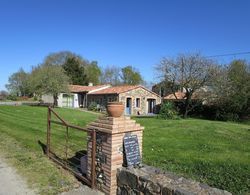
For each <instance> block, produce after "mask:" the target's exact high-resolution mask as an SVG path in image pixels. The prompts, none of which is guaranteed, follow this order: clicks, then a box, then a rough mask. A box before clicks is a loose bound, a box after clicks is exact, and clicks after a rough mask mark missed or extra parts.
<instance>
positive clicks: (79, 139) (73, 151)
mask: <svg viewBox="0 0 250 195" xmlns="http://www.w3.org/2000/svg"><path fill="white" fill-rule="evenodd" d="M52 124H54V125H55V126H54V125H53V128H52ZM87 136H90V137H87ZM87 139H91V140H92V151H91V158H92V159H91V170H90V171H91V175H90V177H87V173H86V174H84V173H83V171H82V170H81V165H82V163H81V161H84V160H85V164H87V163H88V160H86V157H87V156H86V155H87V151H86V150H87ZM84 140H85V143H86V144H85V146H84V145H82V144H84ZM84 149H85V151H84ZM46 154H47V156H48V157H49V158H50V159H52V160H53V161H54V162H56V163H57V164H59V165H61V166H62V167H64V168H65V169H67V170H69V171H71V172H72V173H73V174H74V175H75V176H76V177H77V178H78V179H80V180H82V181H83V182H85V183H86V184H88V185H89V186H91V187H92V188H95V179H96V172H95V171H96V167H95V159H96V131H95V130H89V129H86V128H82V127H79V126H75V125H71V124H69V123H67V122H66V121H65V120H64V119H62V118H61V117H60V116H59V115H58V114H57V113H56V112H55V111H54V110H53V109H52V108H51V107H48V118H47V150H46Z"/></svg>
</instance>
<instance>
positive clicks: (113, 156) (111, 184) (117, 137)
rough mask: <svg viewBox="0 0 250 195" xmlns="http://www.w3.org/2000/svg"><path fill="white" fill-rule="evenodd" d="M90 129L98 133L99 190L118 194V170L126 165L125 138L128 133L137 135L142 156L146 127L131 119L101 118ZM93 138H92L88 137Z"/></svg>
mask: <svg viewBox="0 0 250 195" xmlns="http://www.w3.org/2000/svg"><path fill="white" fill-rule="evenodd" d="M87 128H88V129H91V130H93V129H95V130H96V132H97V153H96V157H97V158H96V166H97V167H96V175H97V182H96V183H97V189H99V190H100V191H103V192H104V193H105V194H111V195H113V194H116V190H117V181H116V174H117V169H118V168H121V167H122V166H123V164H124V162H123V159H124V154H123V138H124V136H125V134H126V133H129V134H131V135H137V137H138V142H139V147H140V154H141V155H142V134H143V129H144V127H141V126H140V124H137V123H136V122H135V120H131V119H130V117H125V116H121V117H118V118H114V117H100V118H99V119H97V120H96V121H94V122H92V123H90V124H89V125H88V127H87ZM88 137H89V138H91V136H90V135H89V136H88ZM88 140H89V141H88V148H87V151H88V168H87V169H88V173H87V175H88V177H90V175H91V150H92V148H91V144H92V142H91V139H88Z"/></svg>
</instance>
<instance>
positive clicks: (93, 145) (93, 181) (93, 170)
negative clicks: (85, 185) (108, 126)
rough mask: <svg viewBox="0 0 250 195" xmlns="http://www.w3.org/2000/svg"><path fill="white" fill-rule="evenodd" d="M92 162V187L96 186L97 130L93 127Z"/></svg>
mask: <svg viewBox="0 0 250 195" xmlns="http://www.w3.org/2000/svg"><path fill="white" fill-rule="evenodd" d="M91 157H92V162H91V188H92V189H94V188H95V180H96V170H95V169H96V166H95V161H96V131H95V130H94V129H93V131H92V155H91Z"/></svg>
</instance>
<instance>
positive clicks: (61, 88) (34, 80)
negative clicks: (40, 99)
mask: <svg viewBox="0 0 250 195" xmlns="http://www.w3.org/2000/svg"><path fill="white" fill-rule="evenodd" d="M69 80H70V79H69V77H68V76H67V75H66V74H65V71H64V70H63V68H62V66H59V65H53V66H52V65H46V64H42V65H38V66H36V67H34V68H33V70H32V73H31V77H30V83H31V84H32V87H33V91H34V92H35V93H36V94H38V95H43V94H51V95H53V98H54V106H57V105H58V104H57V99H58V93H60V92H68V84H69Z"/></svg>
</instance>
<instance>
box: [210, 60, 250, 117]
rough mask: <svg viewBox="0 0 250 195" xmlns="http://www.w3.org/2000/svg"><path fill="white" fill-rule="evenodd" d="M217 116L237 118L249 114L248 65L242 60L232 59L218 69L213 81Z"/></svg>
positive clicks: (249, 86)
mask: <svg viewBox="0 0 250 195" xmlns="http://www.w3.org/2000/svg"><path fill="white" fill-rule="evenodd" d="M213 90H214V92H215V95H214V97H213V99H212V100H214V102H213V103H214V104H215V105H217V107H218V109H219V110H218V111H217V117H218V118H220V119H224V120H227V119H230V120H237V119H239V118H242V117H244V116H247V115H249V114H250V65H249V63H247V62H246V61H244V60H234V61H232V62H231V63H230V64H229V66H228V67H223V68H221V69H220V72H219V74H218V75H217V77H216V79H215V80H214V81H213Z"/></svg>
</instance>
